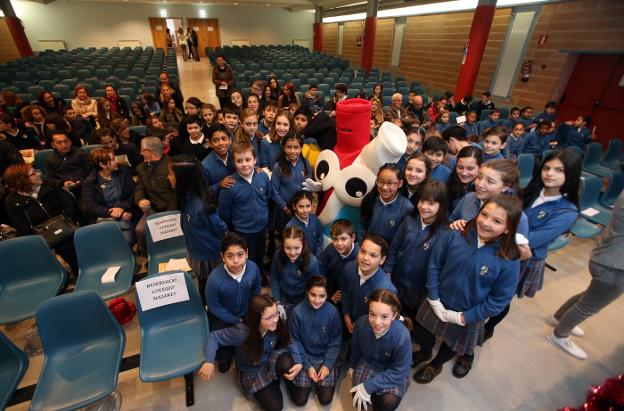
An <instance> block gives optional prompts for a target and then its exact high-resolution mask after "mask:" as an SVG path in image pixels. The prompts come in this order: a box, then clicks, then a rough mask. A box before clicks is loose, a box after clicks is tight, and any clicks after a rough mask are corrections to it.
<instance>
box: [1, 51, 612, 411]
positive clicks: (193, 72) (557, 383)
mask: <svg viewBox="0 0 624 411" xmlns="http://www.w3.org/2000/svg"><path fill="white" fill-rule="evenodd" d="M180 73H181V77H182V84H181V85H182V91H183V93H184V96H185V97H186V98H188V97H191V96H196V97H199V98H200V99H201V100H202V101H207V102H212V103H216V97H215V94H214V87H213V85H212V82H211V81H210V69H209V65H208V63H207V62H206V60H205V59H204V60H202V61H201V62H199V63H197V62H187V63H184V62H182V61H180ZM593 244H594V243H593V241H591V240H579V239H577V238H574V239H573V240H572V242H571V244H570V245H569V246H568V247H566V248H565V249H563V250H560V251H557V252H554V253H552V254H551V256H549V258H548V261H549V263H551V264H552V265H554V266H555V267H557V268H558V271H557V272H552V271H548V270H547V271H546V284H545V287H544V289H543V290H542V291H541V292H540V293H539V294H538V295H537V297H536V298H535V299H523V300H517V299H516V300H514V302H513V304H512V309H511V312H510V314H509V316H508V317H507V318H506V319H505V321H503V323H501V324H500V326H499V327H498V328H497V331H496V335H495V336H494V338H492V340H490V341H489V342H488V343H487V344H486V345H485V347H483V349H481V350H479V351H478V352H477V355H476V360H475V365H474V368H473V370H472V371H471V372H470V374H469V375H468V376H467V377H466V378H465V379H463V380H458V379H456V378H454V377H453V376H452V374H451V368H452V364H448V365H446V366H445V368H444V371H443V372H442V374H441V375H440V376H439V377H438V378H436V380H434V381H433V382H432V383H431V384H429V385H425V386H421V385H418V384H416V383H413V384H412V385H411V386H410V388H409V390H408V392H407V394H406V396H405V397H404V399H403V401H402V403H401V406H400V409H401V410H453V411H456V410H475V411H476V410H479V411H486V410H492V411H500V410H518V411H520V410H527V411H528V410H555V409H558V408H561V407H563V406H565V405H570V406H576V405H578V404H580V403H582V401H583V400H584V398H585V393H586V391H587V389H588V388H589V387H590V385H591V384H599V383H601V382H602V381H603V380H605V379H606V378H608V377H610V376H614V375H616V374H618V373H620V372H622V370H624V343H623V340H624V326H623V322H622V312H623V311H624V298H620V299H619V300H617V301H616V302H614V303H613V304H611V305H610V306H609V307H607V308H606V309H605V310H604V311H603V312H601V313H599V314H598V315H596V316H594V317H592V318H590V319H589V320H588V321H586V322H585V323H583V324H582V327H583V329H584V330H585V332H586V336H585V337H583V338H576V339H575V340H576V341H577V342H578V344H579V345H580V346H581V347H582V348H583V349H585V350H586V351H587V352H588V354H589V359H588V360H586V361H579V360H576V359H574V358H572V357H570V356H568V355H567V354H565V353H563V352H561V351H560V350H559V349H558V348H556V347H554V346H553V345H551V344H550V343H549V342H548V341H547V340H546V338H545V336H546V334H547V333H548V332H549V331H550V330H551V328H550V327H549V326H547V325H546V324H545V323H544V317H545V316H546V315H548V314H551V313H552V312H553V311H554V310H555V309H556V308H557V307H558V306H559V305H560V304H561V303H563V302H564V301H565V300H566V299H567V298H568V297H569V296H571V295H572V294H574V293H577V292H579V291H581V290H583V289H584V288H585V287H586V286H587V284H588V281H589V274H588V271H587V261H588V257H589V253H590V251H591V248H592V247H593ZM129 297H130V298H132V297H133V294H132V293H131V294H129ZM31 324H32V320H31V321H24V322H22V323H20V324H19V325H18V326H15V327H11V328H7V327H4V329H3V332H5V333H6V334H7V335H8V336H9V337H10V338H11V339H12V340H13V341H15V342H16V343H18V344H19V345H20V346H21V345H23V341H21V339H20V337H19V336H20V335H23V333H24V331H25V330H26V329H27V328H28V326H30V325H31ZM125 330H126V335H127V344H126V352H125V356H129V355H132V354H136V353H138V351H139V345H140V340H139V330H138V320H137V318H136V317H135V318H134V319H133V320H132V321H131V322H130V323H129V324H128V325H126V326H125ZM171 354H172V355H175V353H171ZM42 361H43V356H37V357H34V358H31V363H30V368H29V370H28V372H27V374H26V376H25V378H24V380H23V382H22V384H21V386H25V385H30V384H33V383H35V382H36V380H37V377H38V375H39V373H40V370H41V366H42ZM350 388H351V386H350V384H349V382H348V381H347V380H346V379H343V380H341V383H340V387H339V388H338V390H337V395H336V397H335V399H334V401H333V403H332V404H331V405H330V406H327V407H325V408H323V407H321V406H320V404H319V403H318V402H317V401H316V400H314V399H312V398H311V400H310V401H309V403H308V405H307V406H306V407H304V408H303V409H305V410H318V409H327V410H335V411H338V410H351V409H353V408H352V407H351V401H350V396H349V393H348V390H349V389H350ZM118 389H119V390H120V391H121V393H122V396H123V406H122V409H124V410H184V409H185V408H186V407H185V394H184V381H183V379H182V378H177V379H175V380H172V381H168V382H162V383H142V382H141V381H140V380H139V376H138V370H132V371H127V372H124V373H122V374H121V375H120V377H119V384H118ZM284 391H285V390H284ZM195 400H196V402H195V406H194V408H195V409H209V410H215V411H216V410H237V411H238V410H239V411H243V410H255V409H258V407H257V405H256V404H255V403H254V402H252V401H249V400H247V399H245V398H244V397H243V396H242V395H241V394H240V391H239V390H238V387H237V383H236V381H235V377H234V371H230V373H229V374H228V375H225V376H216V377H215V378H214V380H213V381H211V382H209V383H205V382H201V381H198V380H197V379H196V382H195ZM286 404H287V405H286V407H285V408H287V409H295V408H296V407H292V406H290V402H288V400H286ZM27 408H28V403H23V404H20V405H17V406H15V407H11V408H9V409H10V410H26V409H27Z"/></svg>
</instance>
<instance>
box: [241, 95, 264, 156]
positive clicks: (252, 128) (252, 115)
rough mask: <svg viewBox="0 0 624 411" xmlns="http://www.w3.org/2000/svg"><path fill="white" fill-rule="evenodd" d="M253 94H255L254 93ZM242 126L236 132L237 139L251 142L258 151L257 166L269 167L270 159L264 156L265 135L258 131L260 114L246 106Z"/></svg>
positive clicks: (242, 116)
mask: <svg viewBox="0 0 624 411" xmlns="http://www.w3.org/2000/svg"><path fill="white" fill-rule="evenodd" d="M252 96H255V95H254V94H252ZM240 123H241V126H240V128H239V129H238V132H237V133H236V141H246V142H248V143H250V144H251V145H252V146H253V148H254V150H256V153H258V161H257V162H256V167H260V168H267V167H268V161H267V159H265V158H263V157H262V150H261V146H262V140H263V136H262V135H261V133H260V132H258V114H257V112H256V111H255V110H254V109H251V108H246V109H244V110H243V111H242V112H241V116H240Z"/></svg>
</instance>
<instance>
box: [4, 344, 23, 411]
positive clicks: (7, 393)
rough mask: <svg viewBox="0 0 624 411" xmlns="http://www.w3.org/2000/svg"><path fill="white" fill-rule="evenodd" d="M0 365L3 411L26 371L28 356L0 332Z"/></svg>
mask: <svg viewBox="0 0 624 411" xmlns="http://www.w3.org/2000/svg"><path fill="white" fill-rule="evenodd" d="M0 364H2V369H0V410H3V409H5V408H6V407H7V405H8V403H9V400H10V399H11V397H12V396H13V394H14V393H15V390H16V389H17V386H18V385H19V383H20V381H21V380H22V378H23V377H24V374H25V373H26V370H27V369H28V356H27V355H26V354H24V352H23V351H22V350H20V349H19V348H17V347H16V346H15V345H14V344H13V343H12V342H11V341H10V340H9V339H8V338H7V337H6V336H5V335H4V334H3V333H1V332H0Z"/></svg>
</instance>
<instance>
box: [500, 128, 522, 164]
mask: <svg viewBox="0 0 624 411" xmlns="http://www.w3.org/2000/svg"><path fill="white" fill-rule="evenodd" d="M523 152H524V125H523V124H522V123H516V124H514V125H513V128H512V129H511V134H509V136H508V137H507V141H506V142H505V148H504V149H503V156H505V158H506V159H507V160H511V161H513V162H514V163H517V162H518V156H519V155H520V154H522V153H523Z"/></svg>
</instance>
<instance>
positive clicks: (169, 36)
mask: <svg viewBox="0 0 624 411" xmlns="http://www.w3.org/2000/svg"><path fill="white" fill-rule="evenodd" d="M165 32H166V33H167V47H173V34H171V30H169V28H167V29H166V30H165Z"/></svg>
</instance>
